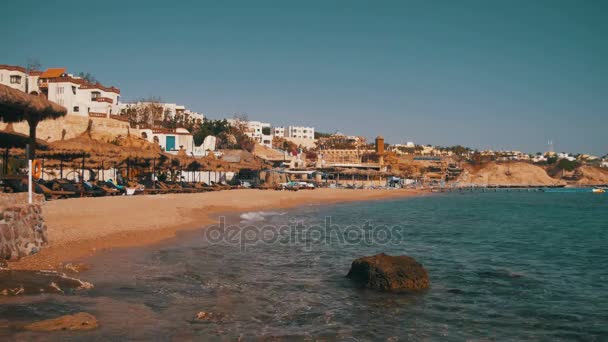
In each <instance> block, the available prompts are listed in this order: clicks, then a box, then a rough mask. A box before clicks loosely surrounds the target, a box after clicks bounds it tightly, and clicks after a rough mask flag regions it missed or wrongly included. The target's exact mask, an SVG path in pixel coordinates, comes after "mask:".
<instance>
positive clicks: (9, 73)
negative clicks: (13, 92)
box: [0, 64, 29, 93]
mask: <svg viewBox="0 0 608 342" xmlns="http://www.w3.org/2000/svg"><path fill="white" fill-rule="evenodd" d="M28 82H29V73H28V72H27V71H26V70H25V68H23V67H20V66H14V65H5V64H0V84H4V85H6V86H9V87H11V88H14V89H18V90H21V91H22V92H24V93H27V92H28V91H27V90H28V89H27V85H28Z"/></svg>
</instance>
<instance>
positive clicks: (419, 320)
mask: <svg viewBox="0 0 608 342" xmlns="http://www.w3.org/2000/svg"><path fill="white" fill-rule="evenodd" d="M329 220H331V226H330V229H329V233H331V234H329V233H328V230H327V229H326V227H327V224H326V223H327V222H329ZM231 224H238V228H227V227H224V229H223V230H221V229H218V228H217V227H215V228H211V229H208V230H203V229H201V230H198V231H191V232H187V233H183V234H180V235H179V236H178V237H177V238H175V239H173V240H170V241H166V242H163V243H162V244H159V245H155V246H148V247H144V248H130V249H119V250H114V251H111V252H104V253H100V254H98V255H96V256H95V257H93V258H92V259H90V260H87V261H86V262H87V263H90V264H92V268H91V270H89V271H87V272H84V273H82V274H81V278H82V279H83V280H87V281H91V282H92V283H94V284H95V288H94V289H93V290H91V291H89V292H87V293H82V294H79V295H74V296H49V295H45V296H37V297H28V298H15V299H7V300H6V301H5V302H4V303H3V304H2V305H0V319H2V320H8V321H14V320H37V319H38V320H39V319H44V318H49V317H55V316H58V315H61V314H67V313H73V312H78V311H87V312H90V313H92V314H94V315H95V316H97V317H98V319H99V321H100V322H101V327H100V328H99V329H98V330H95V331H91V332H77V333H74V332H59V333H54V334H52V335H49V334H42V335H39V334H36V333H24V332H16V331H10V330H4V331H1V332H0V337H4V338H13V339H14V338H20V339H36V338H38V339H44V340H47V339H49V338H51V339H57V340H60V339H61V340H64V339H68V340H87V341H88V340H91V339H93V340H107V339H147V340H169V339H173V340H181V339H188V340H192V339H195V340H237V339H238V338H243V339H245V340H258V339H268V340H347V341H365V340H377V341H386V340H390V341H395V340H401V341H409V340H413V341H465V340H467V341H606V340H608V195H605V194H603V195H602V194H591V193H506V192H505V193H500V192H499V193H464V194H459V193H452V194H434V195H429V196H424V197H416V198H407V199H399V200H389V201H373V202H358V203H349V204H337V205H331V206H306V207H302V208H298V209H295V210H289V211H286V212H258V213H245V214H242V215H234V216H229V217H227V218H226V225H227V226H230V225H231ZM262 227H264V228H262ZM210 232H214V233H213V234H211V233H210ZM369 232H371V233H369ZM227 234H230V237H227ZM380 252H385V253H387V254H392V255H401V254H406V255H409V256H412V257H414V258H416V259H417V260H418V261H419V262H420V263H422V264H423V265H424V266H425V267H426V268H427V270H428V272H429V275H430V278H431V288H430V289H429V290H428V291H425V292H422V293H411V294H394V293H383V292H375V291H371V290H365V289H361V288H358V287H357V286H355V285H353V284H352V283H351V282H350V281H349V280H348V279H346V278H345V275H346V273H347V272H348V270H349V267H350V263H351V262H352V260H353V259H355V258H357V257H360V256H363V255H372V254H376V253H380ZM199 311H205V312H210V313H212V317H213V319H210V320H207V321H197V320H194V319H193V317H194V315H195V314H196V313H197V312H199Z"/></svg>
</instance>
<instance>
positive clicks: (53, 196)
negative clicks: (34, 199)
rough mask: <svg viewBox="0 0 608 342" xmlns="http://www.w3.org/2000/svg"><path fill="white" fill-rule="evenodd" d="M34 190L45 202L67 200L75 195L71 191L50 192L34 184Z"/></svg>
mask: <svg viewBox="0 0 608 342" xmlns="http://www.w3.org/2000/svg"><path fill="white" fill-rule="evenodd" d="M34 186H35V187H34V189H35V191H36V193H37V194H43V195H44V198H45V199H46V200H50V199H57V198H68V197H71V196H74V195H75V194H76V193H75V192H72V191H63V190H51V189H49V188H48V187H46V186H45V185H44V184H40V183H34Z"/></svg>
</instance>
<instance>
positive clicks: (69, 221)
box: [10, 189, 425, 269]
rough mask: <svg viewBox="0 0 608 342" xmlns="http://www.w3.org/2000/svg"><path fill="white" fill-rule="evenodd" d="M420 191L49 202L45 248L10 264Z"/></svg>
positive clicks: (46, 263)
mask: <svg viewBox="0 0 608 342" xmlns="http://www.w3.org/2000/svg"><path fill="white" fill-rule="evenodd" d="M423 193H425V192H423V191H418V190H347V189H316V190H314V191H298V192H291V191H263V190H250V189H241V190H233V191H219V192H207V193H198V194H167V195H156V196H132V197H131V196H129V197H127V196H123V197H100V198H76V199H67V200H58V201H51V202H47V203H46V204H45V205H44V207H43V215H44V218H45V220H46V223H47V227H48V236H49V246H48V247H46V248H44V249H42V250H41V252H39V253H38V254H36V255H33V256H30V257H26V258H23V259H21V260H20V261H18V262H13V263H11V264H10V267H11V268H13V269H58V268H61V267H62V265H63V264H65V263H66V262H73V261H76V260H78V259H81V258H84V257H87V256H91V255H93V254H94V253H95V252H98V251H101V250H106V249H111V248H117V247H129V246H140V245H146V244H151V243H155V242H158V241H161V240H164V239H167V238H171V237H173V236H175V233H176V232H177V231H179V230H187V229H197V228H201V227H203V226H205V225H209V224H212V223H214V222H216V221H217V219H218V216H219V215H221V214H225V213H231V212H242V211H256V210H268V209H285V208H294V207H297V206H301V205H314V204H327V203H336V202H350V201H365V200H379V199H389V198H397V197H407V196H415V195H422V194H423Z"/></svg>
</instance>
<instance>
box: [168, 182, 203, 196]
mask: <svg viewBox="0 0 608 342" xmlns="http://www.w3.org/2000/svg"><path fill="white" fill-rule="evenodd" d="M172 187H173V189H176V190H179V191H180V192H185V193H190V194H191V193H195V192H198V191H197V190H196V189H193V188H190V187H183V186H182V185H181V184H180V183H173V184H172Z"/></svg>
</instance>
